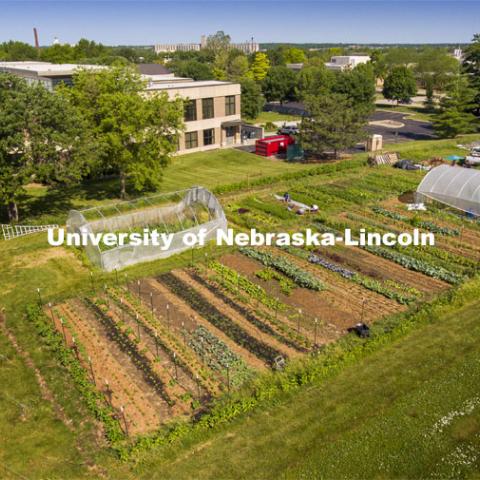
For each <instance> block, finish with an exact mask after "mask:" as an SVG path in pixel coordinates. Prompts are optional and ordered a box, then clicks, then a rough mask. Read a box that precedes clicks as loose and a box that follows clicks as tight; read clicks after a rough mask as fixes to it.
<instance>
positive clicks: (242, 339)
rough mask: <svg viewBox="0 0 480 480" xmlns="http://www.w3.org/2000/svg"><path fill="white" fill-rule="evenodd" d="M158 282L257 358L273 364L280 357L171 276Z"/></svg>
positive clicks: (274, 350)
mask: <svg viewBox="0 0 480 480" xmlns="http://www.w3.org/2000/svg"><path fill="white" fill-rule="evenodd" d="M160 280H161V281H162V282H163V283H164V284H165V285H166V286H167V287H168V288H169V289H170V290H171V291H172V292H173V293H174V294H175V295H177V296H178V297H180V298H181V299H183V300H184V301H185V302H187V303H188V304H189V305H190V306H191V307H192V308H193V309H194V310H195V311H196V312H197V313H198V314H199V315H201V316H203V317H204V318H206V319H207V320H208V321H209V322H210V323H211V324H212V325H214V326H215V327H217V328H218V329H220V330H221V331H222V332H224V333H225V335H227V336H228V337H230V338H231V339H232V340H233V341H234V342H235V343H237V344H238V345H240V346H241V347H243V348H245V349H246V350H248V351H249V352H251V353H253V354H254V355H255V356H257V357H258V358H261V359H263V360H264V361H265V362H267V363H269V364H273V361H274V359H275V358H276V357H277V356H279V355H280V352H279V351H278V350H276V349H275V348H272V347H271V346H270V345H267V344H265V343H263V342H261V341H260V340H257V339H256V338H254V337H252V336H251V335H250V334H248V333H247V332H246V331H245V330H244V329H243V328H241V327H240V326H239V325H237V324H236V323H234V322H233V321H232V320H230V319H229V318H228V317H227V316H225V315H224V314H222V313H221V312H220V311H219V310H218V309H217V308H215V307H214V306H213V305H210V303H208V301H207V300H206V299H205V298H204V297H203V296H202V295H200V294H199V293H198V292H197V291H195V290H194V289H193V288H191V287H189V286H188V285H187V284H186V283H185V282H183V281H182V280H180V279H179V278H177V277H175V276H174V275H173V274H171V273H166V274H164V275H162V276H161V277H160Z"/></svg>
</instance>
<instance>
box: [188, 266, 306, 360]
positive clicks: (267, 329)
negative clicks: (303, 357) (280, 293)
mask: <svg viewBox="0 0 480 480" xmlns="http://www.w3.org/2000/svg"><path fill="white" fill-rule="evenodd" d="M190 275H191V276H192V278H194V279H195V280H196V281H197V282H198V283H200V284H202V285H203V286H204V287H205V288H208V290H210V292H212V293H213V294H214V295H215V296H217V297H218V298H219V299H220V300H222V301H223V302H224V303H226V304H227V305H229V306H230V307H231V308H233V309H234V310H236V311H237V312H238V313H239V314H240V315H242V317H244V318H245V319H246V320H248V321H249V322H250V323H251V324H252V325H254V326H255V327H257V328H258V329H259V330H261V331H262V332H263V333H265V334H267V335H270V336H272V337H274V338H276V339H277V340H279V341H280V342H282V343H284V344H285V345H288V346H289V347H291V348H294V349H295V350H297V351H299V352H307V351H308V349H307V348H305V347H303V346H301V345H299V344H298V343H297V342H295V341H294V340H293V339H292V338H288V337H287V336H286V335H283V334H280V333H278V332H277V331H276V330H275V329H274V328H272V327H271V326H270V325H268V324H266V323H265V322H264V321H262V320H261V319H259V318H258V317H257V316H256V315H255V314H254V313H253V312H252V311H250V310H248V309H247V308H245V307H244V306H242V305H241V304H239V303H238V302H236V301H234V300H232V299H231V298H230V297H229V296H227V295H225V294H224V293H223V292H222V291H221V290H219V288H218V286H217V285H215V284H214V283H212V282H210V281H207V280H205V279H204V278H203V277H202V276H201V275H199V274H198V273H197V272H191V273H190ZM292 337H293V338H295V335H292ZM298 337H299V339H301V338H302V337H301V336H300V335H298Z"/></svg>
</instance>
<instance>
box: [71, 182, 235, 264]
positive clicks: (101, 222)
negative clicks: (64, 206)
mask: <svg viewBox="0 0 480 480" xmlns="http://www.w3.org/2000/svg"><path fill="white" fill-rule="evenodd" d="M146 228H147V229H149V230H150V231H151V230H156V231H157V232H159V233H166V234H173V236H172V242H171V244H170V246H169V248H168V249H167V250H164V249H162V248H161V247H162V246H161V245H160V246H158V245H143V244H142V245H138V246H137V245H135V246H134V245H131V244H128V243H127V244H125V245H117V246H113V247H111V246H109V247H106V246H105V245H104V244H100V245H94V244H93V243H92V242H89V243H88V244H87V245H86V246H85V250H86V253H87V255H88V257H89V259H90V260H91V261H92V263H94V264H95V265H97V266H99V267H100V268H102V269H103V270H106V271H112V270H115V269H121V268H123V267H126V266H128V265H134V264H136V263H140V262H146V261H151V260H156V259H159V258H167V257H169V256H171V255H174V254H176V253H180V252H182V251H184V250H186V249H188V248H191V247H189V246H186V245H185V243H184V241H183V239H184V234H185V233H186V232H194V233H197V234H198V232H199V231H200V229H202V228H204V229H205V230H206V232H207V234H206V237H205V240H206V241H209V240H212V239H213V238H215V237H216V232H217V230H219V229H222V230H224V231H226V229H227V220H226V217H225V213H224V211H223V208H222V206H221V205H220V202H219V201H218V200H217V198H216V197H215V196H214V195H213V194H212V193H211V192H209V191H208V190H206V189H205V188H203V187H192V188H190V189H188V190H182V191H178V192H173V193H165V194H160V195H155V196H152V197H143V198H139V199H137V200H134V201H131V202H119V203H116V204H112V205H107V206H101V207H94V208H89V209H86V210H81V211H78V210H71V211H70V212H69V215H68V220H67V230H68V232H71V233H80V234H83V233H86V234H88V233H93V234H95V233H110V232H112V233H120V232H122V233H123V232H125V233H137V232H138V233H143V231H144V229H146Z"/></svg>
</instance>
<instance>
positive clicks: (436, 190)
mask: <svg viewBox="0 0 480 480" xmlns="http://www.w3.org/2000/svg"><path fill="white" fill-rule="evenodd" d="M415 199H416V202H417V203H420V202H425V201H427V200H435V201H437V202H440V203H443V204H444V205H448V206H450V207H453V208H457V209H458V210H462V211H463V212H467V213H469V214H472V215H475V216H480V171H479V170H475V169H473V168H463V167H457V166H451V165H440V166H438V167H435V168H433V169H432V170H430V171H429V172H428V173H427V174H426V175H425V177H424V178H423V180H422V181H421V182H420V184H419V185H418V187H417V191H416V194H415Z"/></svg>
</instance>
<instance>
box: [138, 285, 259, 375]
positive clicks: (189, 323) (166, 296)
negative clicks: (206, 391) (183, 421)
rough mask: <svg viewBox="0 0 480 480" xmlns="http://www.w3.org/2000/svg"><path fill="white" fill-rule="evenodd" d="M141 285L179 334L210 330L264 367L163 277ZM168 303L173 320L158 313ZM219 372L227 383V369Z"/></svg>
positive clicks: (254, 366) (251, 362) (240, 354)
mask: <svg viewBox="0 0 480 480" xmlns="http://www.w3.org/2000/svg"><path fill="white" fill-rule="evenodd" d="M141 289H142V292H144V291H145V292H146V294H145V293H144V295H145V297H144V298H145V301H148V302H150V299H151V298H153V304H154V305H158V306H159V308H157V307H154V308H156V310H155V314H156V315H159V316H160V319H161V320H162V319H163V322H166V323H167V325H168V324H169V325H170V326H171V328H172V329H173V328H175V329H177V332H178V334H180V333H179V332H180V329H185V331H186V332H187V334H188V335H190V336H189V337H188V338H191V337H195V338H196V337H198V336H201V332H203V331H204V330H208V332H209V333H210V334H211V335H212V336H213V337H215V338H216V339H217V340H218V341H219V342H222V343H223V344H224V345H225V346H226V347H225V348H224V349H223V350H225V349H228V351H230V352H231V353H232V354H233V355H235V357H238V358H240V359H242V360H243V361H244V362H245V363H246V364H247V365H248V367H249V368H251V369H260V370H263V369H265V365H264V363H263V362H262V361H261V360H259V359H258V358H257V357H256V356H255V355H253V354H252V353H251V352H250V351H248V350H247V349H245V348H243V347H242V346H240V345H238V344H237V343H235V342H234V341H232V339H231V338H230V337H229V336H228V335H226V334H225V333H224V332H223V331H222V330H221V329H220V328H217V327H216V326H215V325H212V324H211V323H210V322H209V321H208V320H207V319H206V318H204V317H203V316H202V315H201V314H200V312H198V311H197V310H195V309H194V308H192V306H191V305H190V304H189V302H188V301H186V300H184V298H182V297H180V296H179V295H177V294H176V293H175V292H173V291H172V290H171V289H169V288H168V287H167V285H166V284H165V283H164V281H163V279H162V278H159V279H153V278H149V279H144V280H142V283H141ZM150 293H152V296H150ZM167 304H168V305H169V306H170V308H169V311H170V314H169V315H170V320H167V317H166V316H163V317H162V316H161V315H162V314H161V313H160V314H159V313H158V312H162V310H161V309H160V308H163V311H164V312H166V308H165V307H166V305H167ZM197 331H199V332H200V335H197V333H198V332H197ZM206 347H207V345H206ZM194 351H195V352H197V354H198V349H197V348H195V349H194ZM199 361H205V356H204V355H200V357H199ZM212 361H213V360H212ZM206 363H208V362H206ZM216 376H217V377H218V381H219V382H220V383H223V384H225V383H226V377H225V376H226V371H217V372H216Z"/></svg>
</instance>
